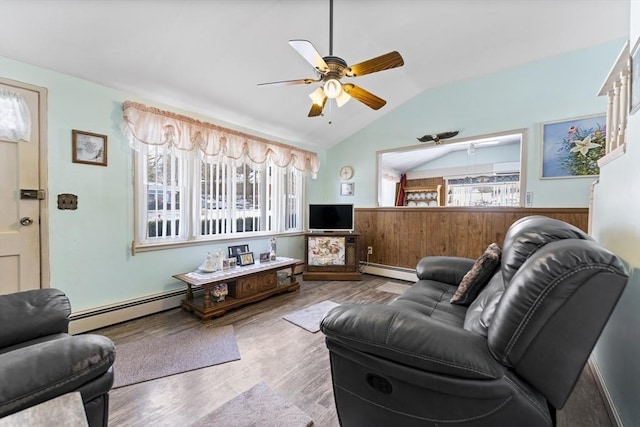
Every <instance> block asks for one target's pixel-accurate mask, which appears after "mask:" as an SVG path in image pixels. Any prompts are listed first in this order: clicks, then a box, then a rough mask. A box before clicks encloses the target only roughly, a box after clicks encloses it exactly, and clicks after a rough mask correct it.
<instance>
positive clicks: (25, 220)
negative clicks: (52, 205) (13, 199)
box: [20, 216, 33, 226]
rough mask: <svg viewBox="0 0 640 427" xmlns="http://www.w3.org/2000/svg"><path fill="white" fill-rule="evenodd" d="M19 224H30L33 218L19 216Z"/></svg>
mask: <svg viewBox="0 0 640 427" xmlns="http://www.w3.org/2000/svg"><path fill="white" fill-rule="evenodd" d="M20 224H22V225H25V226H26V225H31V224H33V219H32V218H31V217H28V216H25V217H23V218H20Z"/></svg>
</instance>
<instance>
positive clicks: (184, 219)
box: [120, 101, 320, 253]
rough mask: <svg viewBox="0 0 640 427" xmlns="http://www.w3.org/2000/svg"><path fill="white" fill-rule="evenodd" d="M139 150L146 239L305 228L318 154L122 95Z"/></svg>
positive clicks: (140, 228) (141, 226)
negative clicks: (309, 181) (306, 198)
mask: <svg viewBox="0 0 640 427" xmlns="http://www.w3.org/2000/svg"><path fill="white" fill-rule="evenodd" d="M122 110H123V114H122V123H121V125H120V129H121V130H122V132H123V134H124V135H125V136H126V137H127V138H128V140H129V144H130V146H131V148H132V149H133V150H134V151H135V176H136V183H135V195H136V201H137V204H136V227H135V230H136V235H135V238H134V242H133V247H132V251H133V252H134V253H135V250H136V249H138V248H142V247H144V246H151V245H155V246H162V244H172V243H184V242H191V241H197V240H212V239H219V238H230V237H236V236H238V235H240V234H242V235H243V236H246V235H247V234H251V235H269V234H274V233H284V232H299V231H301V230H302V213H303V210H302V202H303V194H304V193H303V192H304V182H305V176H306V174H310V175H311V176H312V177H315V176H316V174H317V173H318V170H319V168H320V162H319V160H318V155H317V154H316V153H313V152H311V151H307V150H303V149H300V148H297V147H292V146H290V145H286V144H281V143H279V142H275V141H270V140H267V139H264V138H260V137H257V136H254V135H250V134H247V133H243V132H239V131H236V130H233V129H227V128H223V127H221V126H218V125H215V124H212V123H207V122H203V121H200V120H196V119H193V118H191V117H187V116H183V115H180V114H176V113H173V112H170V111H162V110H159V109H157V108H154V107H147V106H145V105H143V104H140V103H137V102H132V101H125V102H124V103H123V104H122Z"/></svg>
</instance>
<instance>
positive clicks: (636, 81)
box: [629, 37, 640, 115]
mask: <svg viewBox="0 0 640 427" xmlns="http://www.w3.org/2000/svg"><path fill="white" fill-rule="evenodd" d="M630 59H631V75H630V81H629V85H630V99H629V115H632V114H634V113H636V112H637V111H638V110H640V37H638V40H636V44H635V46H634V47H633V49H632V50H631V55H630Z"/></svg>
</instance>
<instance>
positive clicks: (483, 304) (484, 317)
mask: <svg viewBox="0 0 640 427" xmlns="http://www.w3.org/2000/svg"><path fill="white" fill-rule="evenodd" d="M503 293H504V281H503V280H502V274H500V272H499V271H498V272H496V273H495V274H494V275H493V277H492V278H491V280H489V283H488V284H487V286H485V287H484V289H483V290H482V291H480V294H479V295H478V296H477V297H476V299H474V300H473V302H472V303H471V304H470V305H469V308H468V309H467V313H466V315H465V318H464V328H465V329H466V330H468V331H472V332H475V333H477V334H480V335H482V336H483V337H486V336H487V329H488V328H489V325H490V324H491V320H492V318H493V313H495V311H496V306H497V305H498V302H500V298H501V297H502V294H503Z"/></svg>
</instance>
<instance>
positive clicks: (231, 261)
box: [229, 257, 238, 269]
mask: <svg viewBox="0 0 640 427" xmlns="http://www.w3.org/2000/svg"><path fill="white" fill-rule="evenodd" d="M237 266H238V259H237V258H235V257H232V258H229V268H230V269H231V268H236V267H237Z"/></svg>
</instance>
